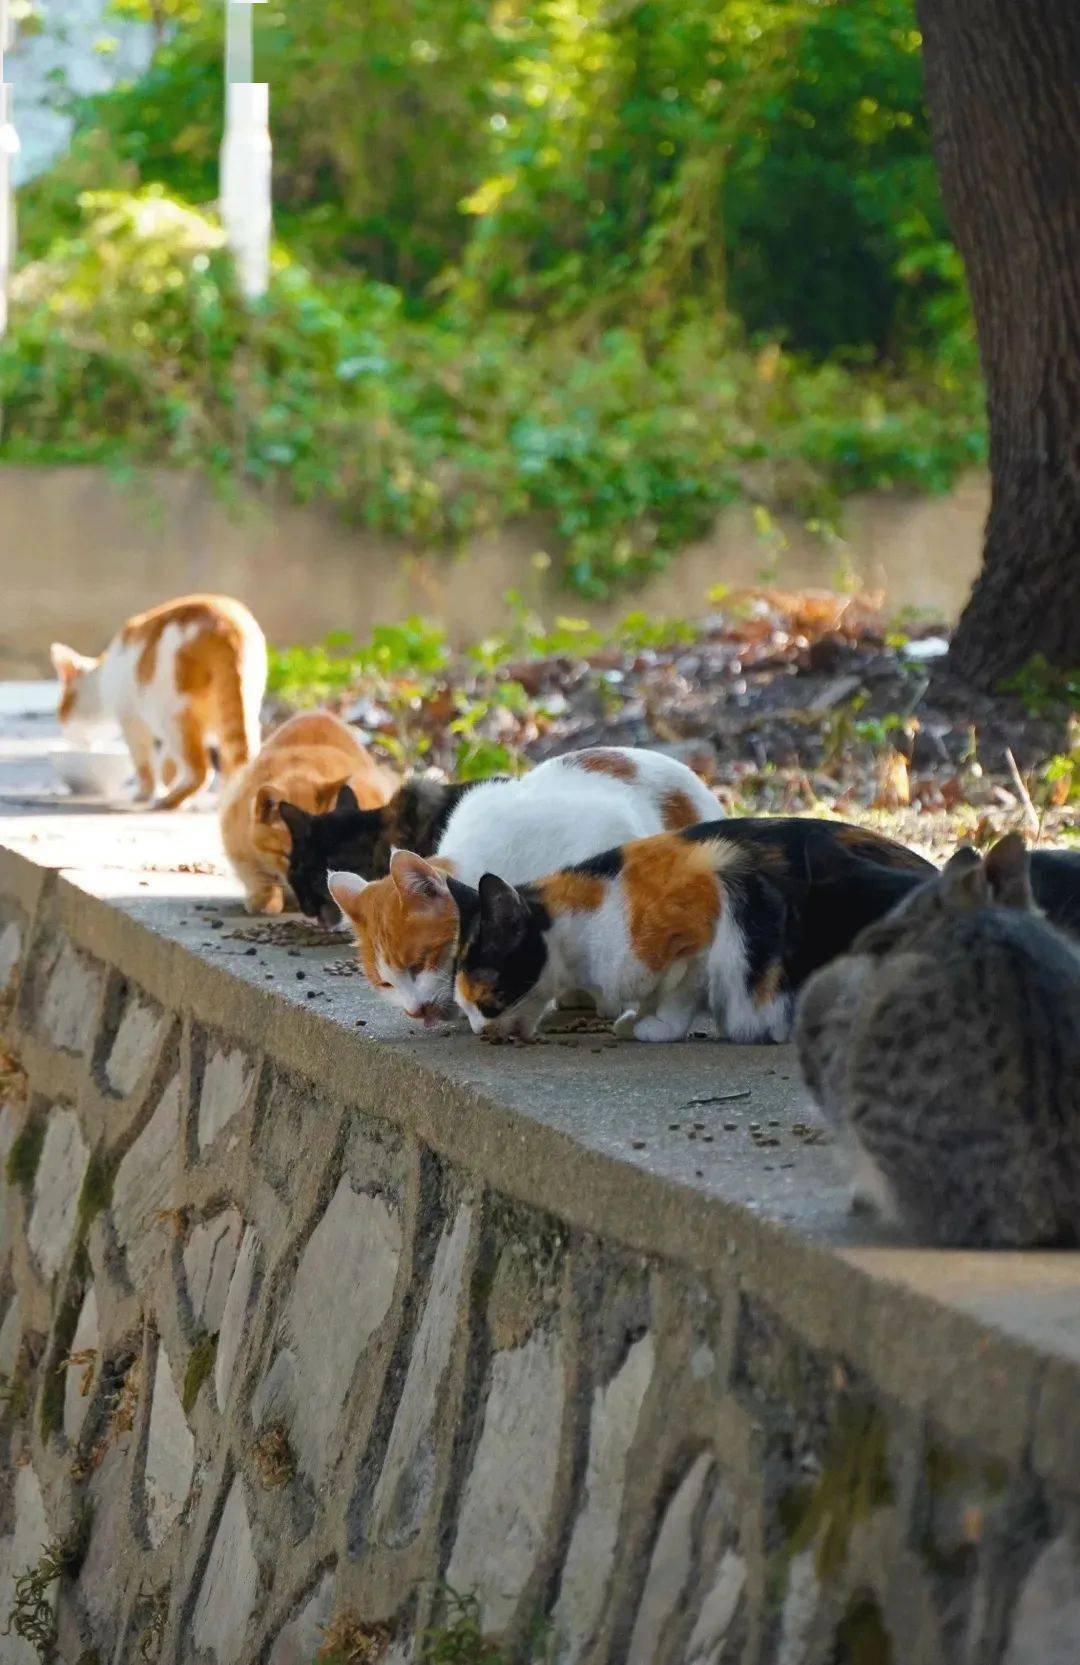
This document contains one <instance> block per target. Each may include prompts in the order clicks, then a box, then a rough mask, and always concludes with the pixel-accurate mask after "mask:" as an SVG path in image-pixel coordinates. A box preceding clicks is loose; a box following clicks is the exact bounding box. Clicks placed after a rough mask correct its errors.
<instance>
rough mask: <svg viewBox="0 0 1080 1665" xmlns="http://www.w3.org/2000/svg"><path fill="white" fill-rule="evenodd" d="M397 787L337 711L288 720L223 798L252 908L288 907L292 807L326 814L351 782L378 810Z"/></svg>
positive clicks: (224, 827) (224, 820)
mask: <svg viewBox="0 0 1080 1665" xmlns="http://www.w3.org/2000/svg"><path fill="white" fill-rule="evenodd" d="M397 785H398V782H397V778H396V776H395V775H393V774H392V773H391V771H390V770H389V769H384V768H382V767H381V766H380V765H379V764H378V763H376V762H375V761H374V759H373V758H372V756H371V754H370V753H369V752H368V751H366V750H365V748H364V747H363V746H362V745H361V743H360V741H359V739H358V738H357V735H356V731H355V729H352V728H350V727H349V726H348V724H347V723H343V722H341V721H340V720H339V719H338V718H337V717H335V716H333V715H332V714H331V713H330V712H329V711H308V712H304V713H302V714H301V715H300V716H298V717H290V718H289V720H288V722H286V723H282V725H281V727H280V728H277V729H275V730H274V732H273V734H271V735H270V737H269V739H268V740H267V742H266V744H265V745H264V747H263V749H262V751H261V752H260V753H259V755H258V756H257V757H254V758H252V760H251V762H250V763H249V764H248V765H247V767H246V768H244V769H242V770H241V771H240V773H239V774H237V775H234V776H233V778H232V779H231V780H230V781H229V782H228V784H227V786H226V788H225V791H224V793H223V794H222V799H221V808H220V811H219V819H220V822H221V837H222V842H223V843H224V845H225V853H226V855H227V856H228V858H229V860H230V862H231V863H232V865H233V867H234V869H235V871H236V874H237V877H238V878H239V879H240V881H241V883H242V884H243V886H244V890H245V893H246V895H245V902H246V905H247V909H248V912H249V913H280V912H281V910H282V908H283V906H284V902H285V887H286V882H287V878H288V871H289V855H290V852H291V848H292V838H291V834H290V830H289V825H288V821H289V815H290V811H291V810H296V809H298V810H300V811H306V812H307V813H308V814H311V815H317V814H320V813H321V812H322V811H324V810H327V809H331V808H332V807H333V806H334V804H335V803H336V802H337V798H338V793H339V792H340V791H341V790H342V788H343V787H349V788H351V790H352V792H353V794H354V796H355V799H356V802H357V803H358V804H360V805H361V806H362V807H363V808H365V809H375V808H377V807H378V806H379V805H380V804H384V803H386V801H387V799H388V798H390V797H392V796H393V794H394V792H395V791H396V790H397ZM283 806H284V812H283ZM334 918H335V919H336V918H337V909H336V908H335V909H334Z"/></svg>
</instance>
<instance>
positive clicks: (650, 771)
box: [328, 746, 717, 1022]
mask: <svg viewBox="0 0 1080 1665" xmlns="http://www.w3.org/2000/svg"><path fill="white" fill-rule="evenodd" d="M716 814H717V806H716V799H715V798H714V797H713V794H712V793H711V792H710V791H709V789H708V787H707V786H705V785H704V784H703V783H702V782H701V781H700V780H699V779H698V777H697V776H696V775H695V774H694V773H693V772H692V771H691V770H690V769H688V768H687V767H686V765H685V763H679V762H678V761H677V760H676V759H675V758H672V757H667V756H665V755H664V754H663V753H662V752H654V751H646V750H638V749H635V748H633V747H616V746H610V747H594V748H592V749H591V750H587V751H579V752H567V753H566V754H565V755H564V756H562V757H556V758H551V759H550V760H549V761H548V762H546V763H542V764H540V766H539V767H538V768H536V769H534V770H533V771H532V773H531V774H528V775H526V776H525V777H524V779H522V780H493V781H481V782H479V783H478V784H477V785H476V786H474V787H472V788H471V789H470V790H469V791H468V792H466V793H465V795H464V796H463V797H462V798H461V799H460V800H459V801H458V803H457V805H456V807H455V808H454V810H453V812H452V813H451V815H450V818H449V820H448V821H447V823H446V827H445V830H444V832H443V834H442V837H441V838H440V840H439V847H438V851H437V852H436V856H435V858H433V859H432V860H430V861H425V860H423V859H422V858H421V857H420V856H418V855H416V854H414V853H412V852H411V851H406V850H397V851H395V852H394V854H393V856H392V857H391V860H390V874H389V877H388V878H385V879H375V880H372V881H371V882H368V881H366V880H365V879H364V878H363V877H362V876H360V875H359V874H356V873H347V872H342V871H338V872H332V873H330V874H329V875H328V883H329V888H330V894H331V896H332V897H333V898H334V901H335V902H337V904H338V906H339V907H340V908H342V909H343V910H344V912H345V913H346V914H347V916H348V918H349V920H350V922H351V924H352V927H353V930H354V932H355V934H356V938H357V944H358V947H359V950H360V960H361V964H362V965H363V968H364V971H365V973H366V975H367V978H368V981H369V982H370V983H372V984H373V985H374V987H375V988H377V989H379V990H381V991H382V993H384V994H385V995H386V996H387V998H388V999H389V1000H391V1001H393V1002H394V1004H395V1005H397V1006H399V1007H401V1009H402V1010H403V1011H404V1012H405V1013H406V1015H407V1016H408V1017H411V1018H419V1019H422V1020H423V1021H425V1022H434V1021H436V1020H437V1019H438V1018H440V1017H443V1016H445V1015H447V1014H448V1013H451V1012H452V1010H453V1006H452V996H453V959H454V945H455V943H456V941H457V933H458V910H457V906H456V904H455V902H454V899H453V897H452V896H451V894H450V889H449V887H448V883H447V876H448V874H451V873H452V874H454V875H456V877H457V878H458V879H461V880H463V881H464V882H465V883H466V884H476V883H477V881H478V880H479V878H480V875H481V874H482V873H484V872H485V871H488V870H490V871H493V872H496V873H500V874H502V875H503V876H504V877H506V878H509V879H511V880H512V882H514V883H519V884H520V883H523V882H524V881H525V879H526V878H527V877H532V878H539V877H540V876H541V875H542V874H544V873H548V872H551V871H552V869H553V868H555V867H559V866H563V865H566V864H568V863H572V862H575V861H581V860H584V858H585V857H586V856H589V855H591V854H592V853H593V851H594V850H599V849H603V848H605V846H606V845H607V844H608V843H609V842H611V841H612V840H613V839H614V841H616V842H619V843H623V842H626V841H628V840H629V839H631V838H642V837H645V836H647V835H648V834H650V833H657V832H660V831H662V830H663V829H664V828H677V827H688V826H693V825H694V824H695V823H696V822H699V821H705V820H715V818H716ZM515 876H516V877H515Z"/></svg>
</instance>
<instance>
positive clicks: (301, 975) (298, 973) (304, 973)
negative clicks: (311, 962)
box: [296, 971, 307, 983]
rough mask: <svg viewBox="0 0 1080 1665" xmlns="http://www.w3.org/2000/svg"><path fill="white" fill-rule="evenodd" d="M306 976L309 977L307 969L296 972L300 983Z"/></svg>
mask: <svg viewBox="0 0 1080 1665" xmlns="http://www.w3.org/2000/svg"><path fill="white" fill-rule="evenodd" d="M306 977H307V972H306V971H298V972H297V973H296V981H297V982H298V983H302V982H303V981H304V980H305V978H306Z"/></svg>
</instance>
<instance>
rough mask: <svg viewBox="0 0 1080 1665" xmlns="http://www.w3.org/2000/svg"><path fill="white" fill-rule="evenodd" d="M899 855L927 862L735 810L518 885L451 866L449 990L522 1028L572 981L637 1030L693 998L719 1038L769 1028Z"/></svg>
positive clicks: (846, 832)
mask: <svg viewBox="0 0 1080 1665" xmlns="http://www.w3.org/2000/svg"><path fill="white" fill-rule="evenodd" d="M913 871H914V872H931V873H932V872H933V871H934V870H933V868H932V867H931V865H930V863H929V862H926V861H924V859H923V858H922V857H921V856H919V855H916V854H915V853H914V852H913V851H911V850H907V849H905V848H904V847H903V845H899V844H895V843H893V842H892V840H890V839H886V838H883V837H880V836H879V835H878V834H876V833H871V832H866V831H864V830H863V829H861V828H858V827H850V826H846V825H844V824H837V823H833V822H827V821H814V820H808V819H804V820H800V819H798V818H789V819H783V818H778V819H775V820H771V819H762V820H755V819H752V818H747V819H745V820H737V821H712V822H708V823H705V824H704V825H701V826H695V827H691V828H688V829H686V830H684V831H682V832H677V833H662V834H659V835H657V836H655V837H651V838H643V839H638V840H637V841H635V842H633V843H630V844H626V845H624V846H623V847H621V848H616V849H610V850H606V851H605V852H603V853H602V854H601V855H597V856H592V857H590V858H589V859H588V860H587V861H583V862H579V863H578V864H577V865H576V866H567V867H564V868H562V869H561V870H559V871H556V872H553V873H550V874H548V875H547V877H545V878H543V879H540V880H538V881H537V882H535V883H533V884H529V885H523V886H521V887H520V888H518V889H515V888H514V887H513V886H511V885H509V884H507V883H506V882H505V881H504V880H503V879H502V878H500V877H498V876H496V875H495V874H494V873H485V874H484V876H483V877H482V878H481V880H480V883H479V886H478V887H477V889H475V890H473V889H472V888H470V887H469V886H468V885H466V884H463V883H461V882H460V880H459V879H458V878H457V877H451V878H449V879H448V880H447V885H448V888H449V890H450V894H451V895H452V896H453V898H454V900H455V901H456V903H457V905H458V910H459V915H460V922H461V923H460V933H459V940H458V946H457V951H456V957H455V982H454V993H455V998H456V1000H457V1003H458V1005H459V1006H460V1007H461V1008H462V1010H463V1011H464V1012H465V1014H466V1016H467V1017H468V1019H469V1023H470V1025H471V1027H472V1028H473V1030H474V1031H475V1032H476V1033H477V1034H479V1033H480V1032H481V1031H482V1030H484V1029H485V1028H487V1027H488V1025H489V1024H498V1026H499V1028H500V1029H501V1030H503V1031H507V1030H515V1029H516V1030H517V1031H518V1032H519V1033H522V1034H525V1035H528V1034H531V1033H533V1031H534V1030H535V1028H536V1025H537V1023H538V1022H539V1020H540V1017H541V1016H542V1014H543V1013H544V1011H545V1010H546V1009H547V1007H548V1005H549V1004H550V1003H551V1001H552V1000H554V999H557V998H558V997H559V996H560V995H562V994H564V993H565V992H566V991H567V990H569V989H571V988H583V989H586V990H588V991H589V992H591V993H592V995H593V997H594V998H595V1000H596V1004H597V1007H598V1009H599V1010H600V1011H601V1013H603V1014H604V1015H606V1016H608V1017H611V1018H613V1019H616V1020H618V1021H617V1024H616V1031H617V1033H620V1034H625V1035H633V1036H634V1037H635V1038H636V1039H637V1040H642V1041H671V1040H678V1039H679V1038H681V1037H682V1036H684V1035H685V1034H686V1033H687V1031H688V1030H689V1028H690V1026H691V1024H692V1023H693V1021H694V1019H695V1018H696V1017H697V1016H698V1015H699V1013H702V1012H704V1011H708V1012H710V1013H711V1014H712V1016H713V1017H714V1019H715V1020H716V1021H717V1023H718V1025H720V1026H721V1027H722V1031H723V1033H724V1034H725V1035H726V1036H727V1038H728V1039H730V1040H737V1041H761V1040H775V1041H780V1040H785V1039H786V1038H787V1036H788V1033H789V1031H790V1028H791V1019H792V1005H793V996H794V991H795V989H796V988H797V986H798V984H799V982H800V981H801V980H802V978H803V977H805V976H806V975H807V974H808V972H809V970H811V969H813V968H814V966H816V965H820V964H822V963H823V961H824V960H825V959H826V958H828V957H829V956H830V955H831V954H834V953H839V952H841V951H842V949H843V948H845V947H846V946H847V945H848V943H850V941H851V939H852V937H853V936H854V935H855V933H856V932H857V931H858V930H859V929H860V927H861V926H862V925H863V924H865V923H866V920H867V919H868V918H877V917H879V916H880V914H881V913H883V912H885V911H886V910H887V909H888V908H889V907H891V906H892V905H893V903H894V902H895V900H896V897H897V882H898V881H899V882H900V885H901V886H902V885H903V881H904V879H905V878H906V877H907V876H908V875H909V874H910V873H912V872H913ZM821 886H832V887H833V890H832V898H831V903H830V906H829V909H828V910H827V911H828V926H827V928H826V926H825V921H824V918H821V919H820V920H819V934H820V940H816V939H815V938H814V937H813V936H812V935H811V934H810V933H808V932H807V931H806V930H805V928H804V925H803V918H804V914H805V910H806V906H807V901H808V899H809V898H810V897H812V895H813V893H814V891H815V889H816V888H818V887H821Z"/></svg>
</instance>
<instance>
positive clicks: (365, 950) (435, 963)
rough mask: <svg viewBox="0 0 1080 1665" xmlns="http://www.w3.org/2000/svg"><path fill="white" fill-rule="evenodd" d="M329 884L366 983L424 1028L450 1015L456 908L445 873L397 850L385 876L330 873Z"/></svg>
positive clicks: (405, 852)
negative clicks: (353, 940)
mask: <svg viewBox="0 0 1080 1665" xmlns="http://www.w3.org/2000/svg"><path fill="white" fill-rule="evenodd" d="M328 888H329V892H330V895H331V896H332V897H333V899H334V901H335V902H336V903H337V904H338V906H339V907H340V908H341V910H342V912H343V913H344V914H345V916H346V917H347V919H348V920H349V923H350V924H351V926H352V928H353V931H354V933H355V935H356V942H357V947H358V948H359V950H360V963H361V965H362V966H363V968H364V974H365V976H366V977H367V980H368V982H369V983H370V984H371V985H372V987H373V988H376V989H378V990H379V992H380V993H381V994H383V995H385V996H386V998H387V999H388V1000H390V1001H392V1002H393V1004H394V1005H395V1006H398V1007H400V1008H401V1010H402V1011H403V1012H404V1013H405V1015H406V1016H407V1017H411V1018H417V1019H421V1020H422V1021H423V1022H424V1023H426V1024H429V1025H431V1024H435V1023H437V1022H438V1021H439V1019H440V1018H446V1017H449V1016H450V1015H451V1014H452V1013H453V1009H454V1006H453V966H454V944H455V942H456V941H457V932H458V910H457V906H456V904H455V902H454V899H453V897H452V896H451V894H450V889H449V885H448V882H447V876H446V874H445V873H444V872H442V871H441V870H440V869H439V868H438V867H436V866H433V864H432V863H431V862H429V861H425V860H424V859H423V857H422V856H416V855H413V853H412V852H411V851H410V850H395V851H394V853H393V855H392V856H391V858H390V872H389V874H388V876H387V877H386V878H385V879H363V878H361V877H360V876H359V875H358V874H356V873H334V872H332V873H330V874H329V875H328Z"/></svg>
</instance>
